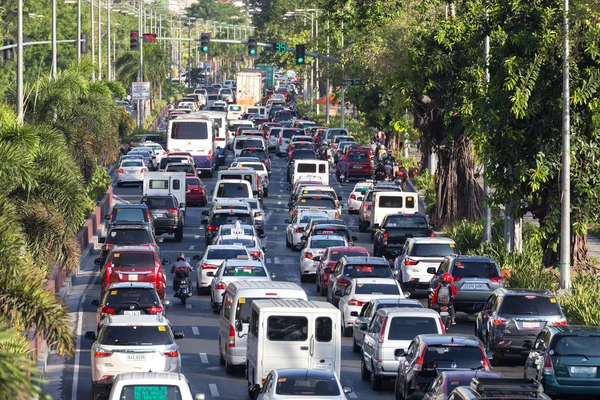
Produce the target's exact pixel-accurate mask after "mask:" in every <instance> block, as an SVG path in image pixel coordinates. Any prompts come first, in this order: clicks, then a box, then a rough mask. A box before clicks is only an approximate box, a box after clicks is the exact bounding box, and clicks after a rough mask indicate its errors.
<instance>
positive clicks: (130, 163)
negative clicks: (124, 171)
mask: <svg viewBox="0 0 600 400" xmlns="http://www.w3.org/2000/svg"><path fill="white" fill-rule="evenodd" d="M143 166H144V162H143V161H123V162H122V163H121V167H143Z"/></svg>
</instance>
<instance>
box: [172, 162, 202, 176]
mask: <svg viewBox="0 0 600 400" xmlns="http://www.w3.org/2000/svg"><path fill="white" fill-rule="evenodd" d="M165 172H185V176H186V177H189V176H198V175H199V174H200V173H199V172H198V171H197V170H196V168H195V167H194V165H193V164H188V163H168V164H167V165H166V166H165Z"/></svg>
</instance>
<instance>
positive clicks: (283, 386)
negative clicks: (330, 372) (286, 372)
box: [275, 375, 340, 398]
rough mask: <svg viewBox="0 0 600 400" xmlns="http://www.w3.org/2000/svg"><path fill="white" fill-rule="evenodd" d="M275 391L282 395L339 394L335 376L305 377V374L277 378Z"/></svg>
mask: <svg viewBox="0 0 600 400" xmlns="http://www.w3.org/2000/svg"><path fill="white" fill-rule="evenodd" d="M275 393H277V394H280V395H282V396H311V398H313V397H312V396H317V397H316V398H320V397H319V396H339V395H340V388H339V386H338V384H337V382H336V380H335V378H333V377H332V378H307V377H306V376H302V375H300V376H298V377H285V378H279V379H278V382H277V388H276V389H275Z"/></svg>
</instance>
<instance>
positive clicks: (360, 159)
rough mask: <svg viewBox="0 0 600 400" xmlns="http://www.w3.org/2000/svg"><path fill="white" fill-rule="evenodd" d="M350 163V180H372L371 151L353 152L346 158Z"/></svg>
mask: <svg viewBox="0 0 600 400" xmlns="http://www.w3.org/2000/svg"><path fill="white" fill-rule="evenodd" d="M346 161H347V162H348V178H349V179H350V178H367V179H371V175H372V173H373V164H372V162H371V155H370V153H369V150H352V151H349V152H348V155H347V156H346Z"/></svg>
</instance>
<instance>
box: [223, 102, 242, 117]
mask: <svg viewBox="0 0 600 400" xmlns="http://www.w3.org/2000/svg"><path fill="white" fill-rule="evenodd" d="M243 113H244V106H243V105H241V104H229V105H228V106H227V119H228V120H230V121H232V120H234V119H240V118H242V114H243Z"/></svg>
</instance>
